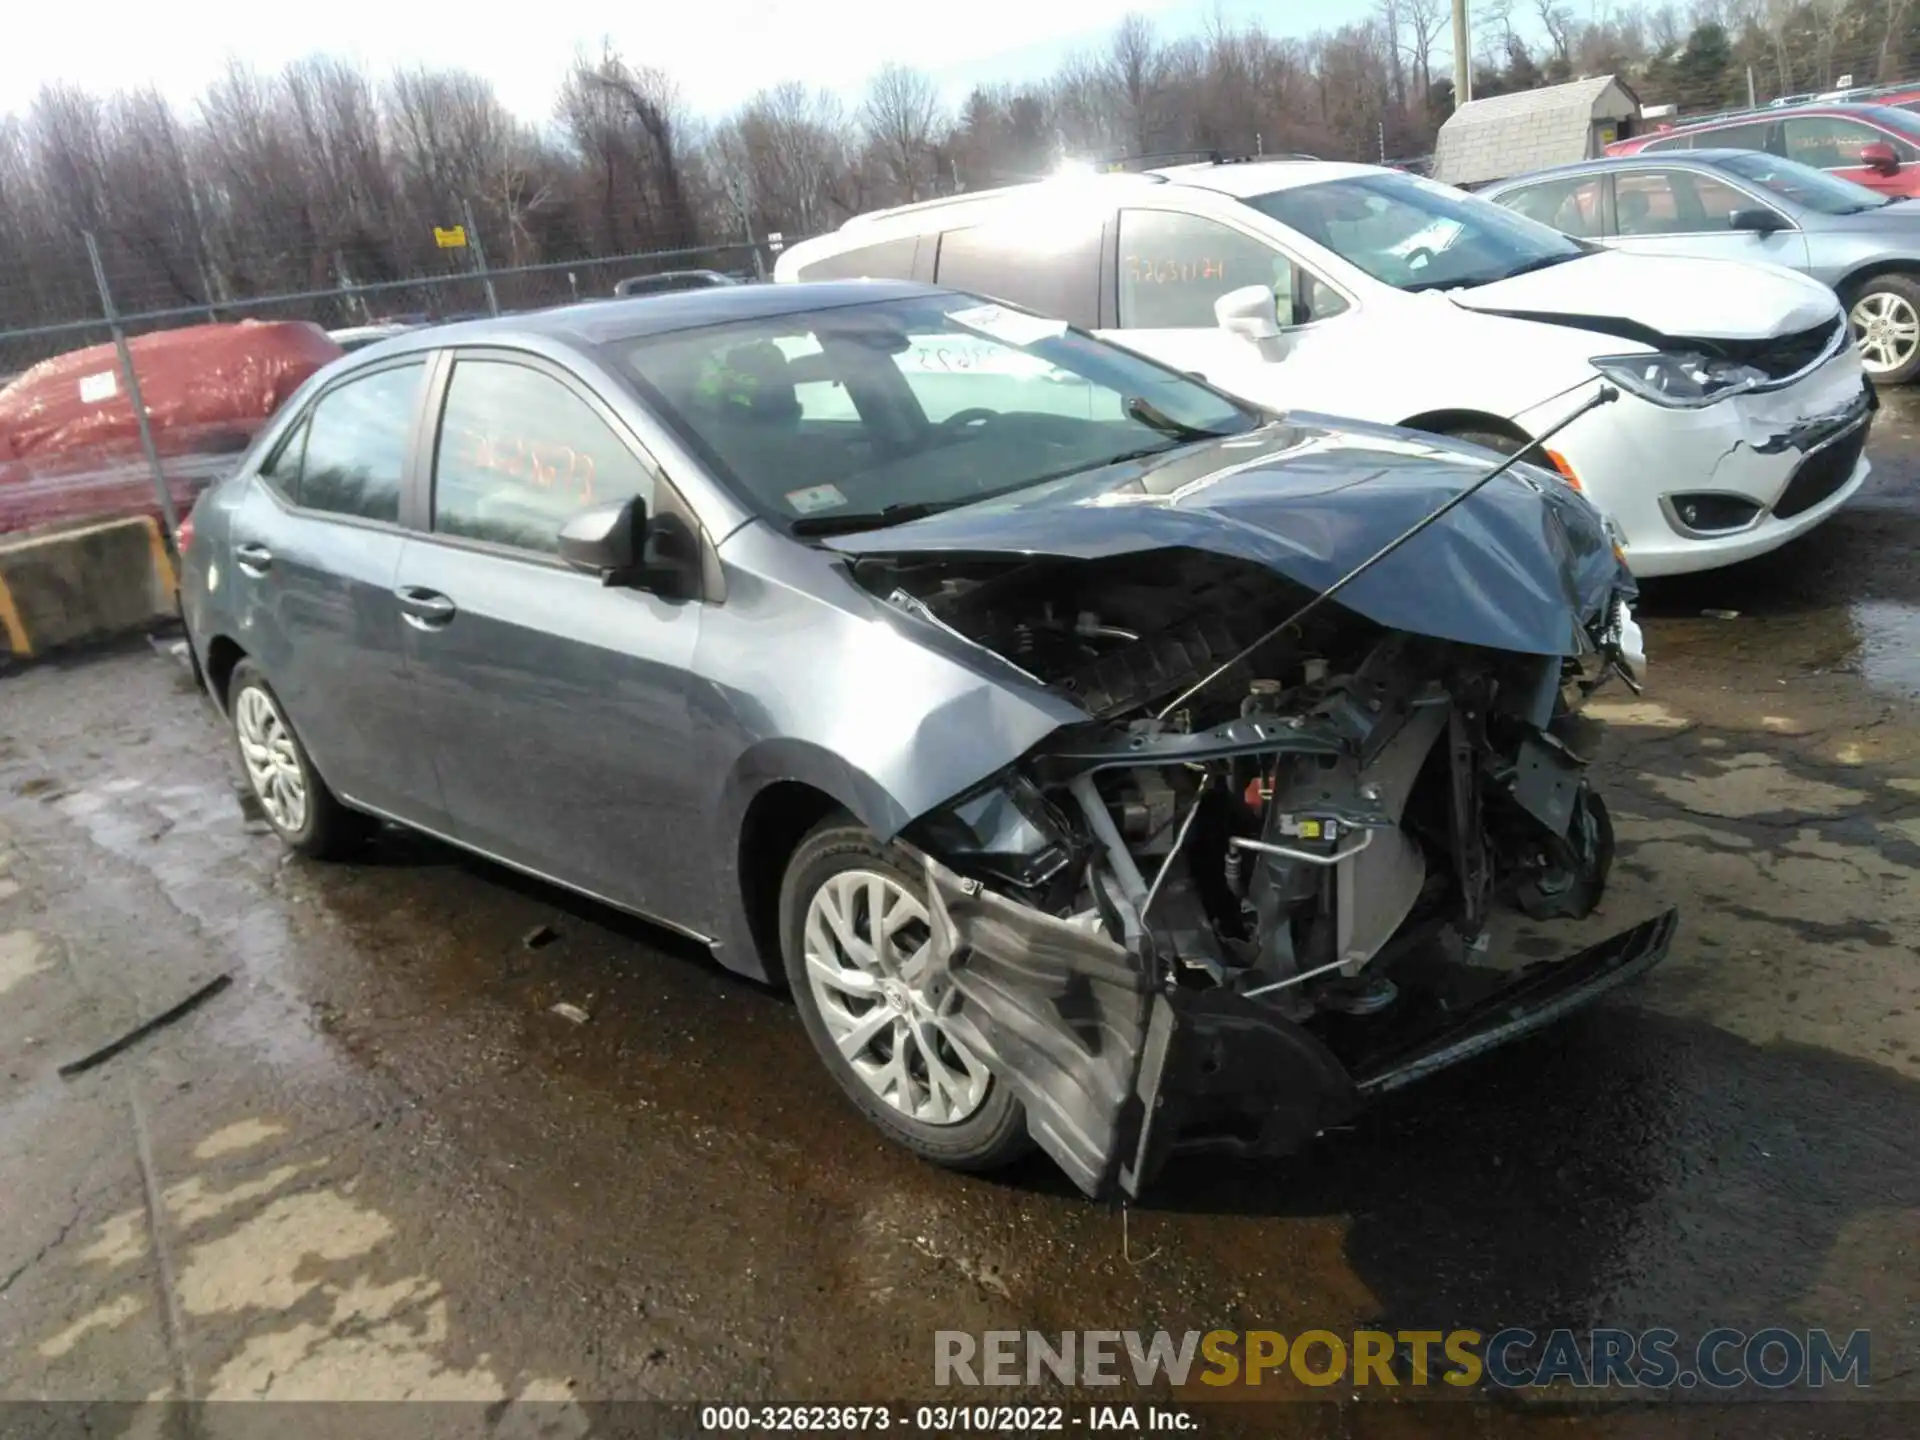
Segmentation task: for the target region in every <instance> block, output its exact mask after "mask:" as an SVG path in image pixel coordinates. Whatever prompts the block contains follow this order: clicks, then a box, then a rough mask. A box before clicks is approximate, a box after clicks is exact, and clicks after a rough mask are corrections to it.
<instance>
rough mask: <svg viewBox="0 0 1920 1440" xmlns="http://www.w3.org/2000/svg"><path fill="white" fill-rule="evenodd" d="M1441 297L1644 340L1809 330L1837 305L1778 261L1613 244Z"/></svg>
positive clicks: (1468, 306) (1487, 310) (1762, 336)
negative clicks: (1632, 250)
mask: <svg viewBox="0 0 1920 1440" xmlns="http://www.w3.org/2000/svg"><path fill="white" fill-rule="evenodd" d="M1447 298H1448V299H1449V300H1451V301H1452V302H1453V303H1454V304H1455V305H1458V306H1460V307H1461V308H1462V309H1464V310H1476V311H1479V312H1480V313H1482V314H1486V315H1505V316H1510V317H1512V318H1514V319H1521V320H1544V321H1547V322H1549V323H1552V324H1559V325H1576V326H1578V325H1581V324H1583V323H1591V328H1593V329H1595V330H1600V331H1603V332H1605V333H1608V334H1612V335H1621V336H1629V337H1633V338H1644V339H1646V340H1647V341H1648V342H1649V343H1656V342H1657V341H1658V340H1659V339H1662V338H1665V339H1698V340H1770V339H1773V338H1774V337H1776V336H1780V335H1797V334H1799V333H1801V332H1803V331H1806V330H1811V329H1813V328H1814V327H1815V326H1816V325H1819V324H1821V323H1823V322H1824V321H1827V320H1831V319H1832V318H1833V317H1834V315H1835V314H1836V313H1838V309H1839V302H1838V301H1837V300H1835V299H1834V296H1833V292H1832V291H1831V290H1829V289H1827V287H1826V286H1824V285H1822V284H1820V283H1819V282H1818V281H1817V280H1813V279H1810V278H1809V277H1807V276H1805V275H1801V274H1798V273H1797V272H1795V271H1792V270H1787V269H1785V268H1783V267H1781V266H1777V265H1760V264H1750V263H1748V262H1746V261H1742V260H1706V259H1699V258H1696V257H1692V256H1679V255H1631V254H1627V253H1625V252H1622V251H1618V250H1603V251H1600V252H1598V253H1596V254H1593V255H1587V256H1584V257H1583V258H1581V259H1579V260H1569V261H1567V262H1566V263H1565V264H1561V265H1550V266H1548V267H1547V268H1546V269H1544V270H1535V271H1533V272H1532V273H1531V274H1527V275H1516V276H1514V277H1513V278H1512V279H1511V280H1496V281H1495V282H1494V283H1493V284H1491V285H1476V286H1474V287H1473V288H1472V289H1469V290H1450V291H1448V292H1447Z"/></svg>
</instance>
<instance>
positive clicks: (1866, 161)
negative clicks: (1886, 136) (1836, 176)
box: [1860, 140, 1900, 175]
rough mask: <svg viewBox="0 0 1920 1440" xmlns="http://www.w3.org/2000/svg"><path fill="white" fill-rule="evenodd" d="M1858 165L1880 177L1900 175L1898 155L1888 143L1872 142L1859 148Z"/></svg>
mask: <svg viewBox="0 0 1920 1440" xmlns="http://www.w3.org/2000/svg"><path fill="white" fill-rule="evenodd" d="M1860 163H1861V164H1862V165H1864V166H1866V167H1867V169H1869V170H1872V171H1874V172H1875V173H1876V174H1880V175H1897V174H1899V173H1900V153H1899V152H1898V151H1897V150H1895V149H1894V148H1893V146H1892V144H1890V143H1889V142H1888V141H1885V140H1873V141H1869V142H1868V143H1867V144H1865V145H1862V146H1861V147H1860Z"/></svg>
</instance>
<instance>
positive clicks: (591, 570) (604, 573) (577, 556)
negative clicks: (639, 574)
mask: <svg viewBox="0 0 1920 1440" xmlns="http://www.w3.org/2000/svg"><path fill="white" fill-rule="evenodd" d="M646 524H647V506H646V502H645V501H643V500H642V499H640V497H639V496H637V495H636V496H635V497H633V498H632V499H631V500H610V501H608V502H607V503H606V504H605V505H595V506H593V507H592V508H591V509H588V510H582V511H581V512H580V513H579V514H578V515H575V516H573V517H572V518H571V519H569V520H568V521H567V523H566V524H564V525H562V526H561V527H560V558H561V559H562V560H564V561H566V562H567V564H569V565H571V566H572V567H573V568H574V569H576V570H584V571H586V572H587V573H588V574H589V575H598V576H599V577H600V578H601V580H603V581H604V582H605V583H607V584H609V585H617V584H619V583H621V582H622V581H631V579H632V578H633V575H634V570H635V566H636V564H637V563H638V561H639V560H640V557H641V553H642V548H643V546H644V545H645V531H646Z"/></svg>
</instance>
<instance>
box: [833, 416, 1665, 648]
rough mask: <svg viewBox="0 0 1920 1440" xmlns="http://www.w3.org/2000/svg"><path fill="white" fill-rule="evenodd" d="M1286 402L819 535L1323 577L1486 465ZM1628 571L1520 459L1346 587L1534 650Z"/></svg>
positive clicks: (935, 549) (1554, 643)
mask: <svg viewBox="0 0 1920 1440" xmlns="http://www.w3.org/2000/svg"><path fill="white" fill-rule="evenodd" d="M1335 423H1336V422H1333V421H1331V420H1323V419H1322V418H1321V417H1317V416H1313V417H1309V416H1302V415H1299V414H1295V415H1292V416H1290V417H1289V418H1288V420H1287V421H1286V422H1284V423H1276V424H1272V425H1268V426H1265V427H1263V428H1261V429H1259V430H1256V431H1253V432H1251V433H1249V434H1247V435H1243V436H1236V437H1233V438H1232V439H1226V440H1219V441H1211V442H1207V443H1203V444H1198V445H1188V446H1182V447H1180V448H1179V449H1178V450H1175V451H1172V452H1170V453H1168V454H1166V455H1164V456H1156V457H1154V458H1152V459H1151V460H1148V461H1144V462H1131V463H1126V464H1120V465H1110V466H1106V467H1103V468H1100V469H1097V470H1093V471H1089V472H1084V473H1081V474H1078V475H1074V476H1072V477H1069V478H1068V479H1065V480H1059V481H1052V482H1048V483H1046V484H1043V485H1036V486H1032V487H1029V488H1027V489H1025V490H1022V491H1018V492H1016V493H1014V494H1012V495H1009V496H1005V497H1002V498H999V499H995V500H990V501H982V502H980V503H978V504H974V505H968V506H964V507H962V508H960V509H956V510H949V511H946V512H944V513H942V514H939V515H934V516H930V517H928V518H926V519H923V520H916V521H913V522H910V523H907V524H902V525H894V526H889V527H886V528H884V529H878V530H868V531H862V532H859V533H857V534H853V535H845V536H839V537H836V538H834V539H831V540H827V541H824V542H823V543H824V544H826V545H828V546H829V547H831V548H832V549H834V550H837V551H839V552H840V553H842V554H844V555H848V556H854V557H890V558H898V559H915V560H923V559H925V558H927V557H932V556H942V555H944V556H953V557H959V556H996V555H998V556H1010V555H1024V556H1036V557H1038V556H1051V557H1060V558H1067V559H1097V558H1101V557H1106V556H1117V555H1126V554H1136V553H1141V552H1147V551H1152V550H1162V549H1175V548H1188V549H1195V550H1201V551H1209V552H1213V553H1216V554H1220V555H1227V556H1233V557H1235V558H1238V559H1242V560H1248V561H1252V562H1253V563H1255V564H1260V565H1265V566H1267V567H1268V568H1270V569H1272V570H1274V571H1276V572H1278V573H1279V574H1281V575H1283V576H1285V577H1286V578H1287V579H1289V580H1292V581H1294V582H1295V583H1297V584H1300V585H1303V586H1306V587H1308V588H1309V589H1312V590H1322V589H1325V588H1326V587H1327V586H1329V585H1331V584H1333V582H1334V581H1336V580H1338V579H1339V578H1340V577H1341V576H1343V575H1345V574H1346V573H1347V572H1348V571H1350V570H1352V569H1353V568H1354V567H1355V566H1356V565H1358V564H1359V563H1360V562H1361V561H1363V560H1365V559H1366V558H1367V557H1368V556H1370V555H1372V554H1373V553H1374V552H1376V551H1377V550H1379V549H1380V548H1381V547H1382V546H1384V545H1385V544H1386V543H1387V542H1388V541H1390V540H1392V539H1393V538H1394V537H1395V536H1397V535H1399V534H1401V533H1402V532H1403V531H1405V530H1408V529H1410V528H1411V527H1412V526H1413V525H1415V524H1416V523H1417V522H1419V521H1420V520H1422V519H1423V518H1425V517H1426V516H1427V515H1429V514H1431V513H1432V512H1433V511H1435V510H1437V509H1438V508H1439V507H1440V506H1441V505H1442V504H1444V503H1445V502H1446V501H1447V500H1448V499H1450V498H1452V497H1453V496H1455V495H1457V494H1458V493H1459V492H1460V491H1461V490H1463V489H1465V488H1466V487H1467V486H1468V485H1470V484H1472V483H1473V482H1474V481H1475V480H1477V479H1478V478H1480V477H1481V476H1482V475H1484V474H1486V472H1487V471H1488V470H1489V469H1491V468H1493V466H1494V465H1495V464H1496V463H1497V457H1494V456H1490V455H1488V454H1487V453H1486V452H1484V451H1478V450H1473V449H1470V448H1460V447H1455V446H1453V445H1451V444H1449V443H1448V442H1445V441H1441V440H1437V439H1434V438H1433V437H1430V436H1423V435H1419V434H1416V433H1414V432H1412V431H1405V430H1397V429H1392V428H1389V427H1386V426H1363V425H1360V424H1358V423H1356V422H1353V421H1347V420H1342V421H1339V422H1337V423H1338V426H1339V428H1337V429H1336V428H1334V426H1335ZM1631 583H1632V582H1631V580H1630V579H1629V577H1628V575H1627V572H1626V570H1625V568H1624V567H1623V566H1621V565H1620V563H1619V561H1618V560H1617V559H1616V558H1615V556H1614V553H1613V548H1612V545H1611V543H1610V542H1609V540H1608V539H1607V536H1606V533H1605V529H1604V526H1603V524H1602V522H1601V519H1600V516H1599V513H1598V512H1597V511H1595V510H1594V508H1593V507H1592V506H1591V505H1589V504H1588V503H1587V502H1586V500H1584V499H1583V498H1582V497H1581V496H1579V495H1578V494H1576V493H1575V492H1574V491H1573V490H1572V489H1571V488H1569V487H1568V486H1567V485H1566V484H1565V483H1564V482H1562V481H1561V480H1560V479H1559V478H1558V477H1556V476H1553V475H1550V474H1547V473H1546V472H1543V471H1539V470H1535V469H1532V468H1531V467H1527V466H1518V467H1515V469H1514V470H1511V471H1509V472H1507V473H1506V474H1505V475H1502V476H1500V477H1499V478H1498V479H1496V480H1494V481H1493V482H1492V483H1491V484H1489V485H1487V486H1486V487H1484V488H1483V489H1481V490H1480V491H1479V492H1478V493H1476V494H1475V495H1473V496H1472V497H1471V498H1470V499H1469V500H1467V501H1466V502H1465V503H1463V504H1461V505H1460V506H1459V507H1457V508H1456V509H1454V510H1453V511H1451V512H1450V513H1449V514H1448V515H1447V516H1446V517H1445V518H1444V519H1442V520H1441V521H1440V522H1439V523H1437V524H1436V525H1434V526H1432V527H1431V528H1429V529H1428V530H1426V531H1425V532H1423V533H1422V534H1420V535H1418V536H1416V537H1415V538H1414V539H1413V540H1411V541H1410V542H1409V543H1407V544H1406V545H1404V546H1402V547H1401V548H1400V549H1399V550H1397V551H1395V552H1394V553H1393V554H1392V555H1390V556H1388V557H1387V558H1386V559H1385V560H1384V561H1382V562H1381V563H1380V564H1378V565H1376V566H1375V567H1374V568H1373V569H1371V570H1369V571H1367V572H1366V573H1365V574H1364V575H1362V576H1361V577H1360V578H1359V579H1358V580H1356V581H1354V582H1353V583H1352V584H1351V585H1349V586H1348V587H1347V588H1346V589H1344V590H1342V591H1341V592H1340V596H1339V603H1341V604H1343V605H1345V606H1346V607H1347V608H1348V609H1350V610H1353V611H1355V612H1357V613H1358V614H1360V615H1363V616H1365V617H1366V618H1367V619H1369V620H1372V621H1374V622H1375V623H1376V624H1379V625H1382V626H1385V627H1387V628H1388V629H1393V630H1405V631H1409V632H1412V633H1414V634H1419V635H1431V636H1434V637H1436V638H1439V639H1445V640H1454V641H1459V642H1462V643H1464V644H1469V645H1483V646H1487V647H1489V648H1493V649H1500V650H1509V651H1516V652H1520V653H1525V654H1535V655H1577V654H1581V653H1584V652H1585V651H1587V650H1589V649H1590V648H1591V644H1590V642H1589V640H1588V638H1587V634H1586V625H1587V622H1588V621H1590V620H1593V619H1595V618H1596V617H1598V616H1599V615H1600V614H1601V613H1602V612H1603V610H1604V607H1605V606H1606V604H1607V602H1608V600H1609V599H1610V597H1611V596H1612V594H1613V592H1614V590H1615V588H1616V587H1621V588H1630V587H1631Z"/></svg>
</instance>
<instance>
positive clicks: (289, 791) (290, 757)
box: [233, 685, 307, 835]
mask: <svg viewBox="0 0 1920 1440" xmlns="http://www.w3.org/2000/svg"><path fill="white" fill-rule="evenodd" d="M233 728H234V733H235V734H236V735H237V736H238V737H239V740H240V758H241V760H242V761H244V762H245V764H246V769H247V781H248V783H249V784H251V785H252V786H253V793H254V795H255V796H256V797H257V798H258V799H259V801H260V808H261V809H262V810H264V811H266V813H267V818H268V819H269V820H271V821H272V822H273V825H274V828H275V829H277V830H279V831H281V832H282V833H283V834H288V835H292V834H297V833H298V832H299V831H300V829H301V827H302V826H304V825H305V824H306V823H307V777H306V772H305V771H304V770H303V769H301V766H300V752H299V749H298V748H297V745H298V742H296V741H295V740H294V738H293V731H292V730H291V729H290V728H289V727H288V725H287V721H286V717H285V716H284V715H282V714H281V713H280V707H279V706H278V705H276V704H275V703H274V701H273V697H272V696H271V695H269V694H267V692H266V691H264V690H262V689H260V688H259V687H257V686H253V685H249V686H247V687H246V688H245V689H243V690H241V692H240V693H239V695H238V696H237V697H235V699H234V704H233Z"/></svg>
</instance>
